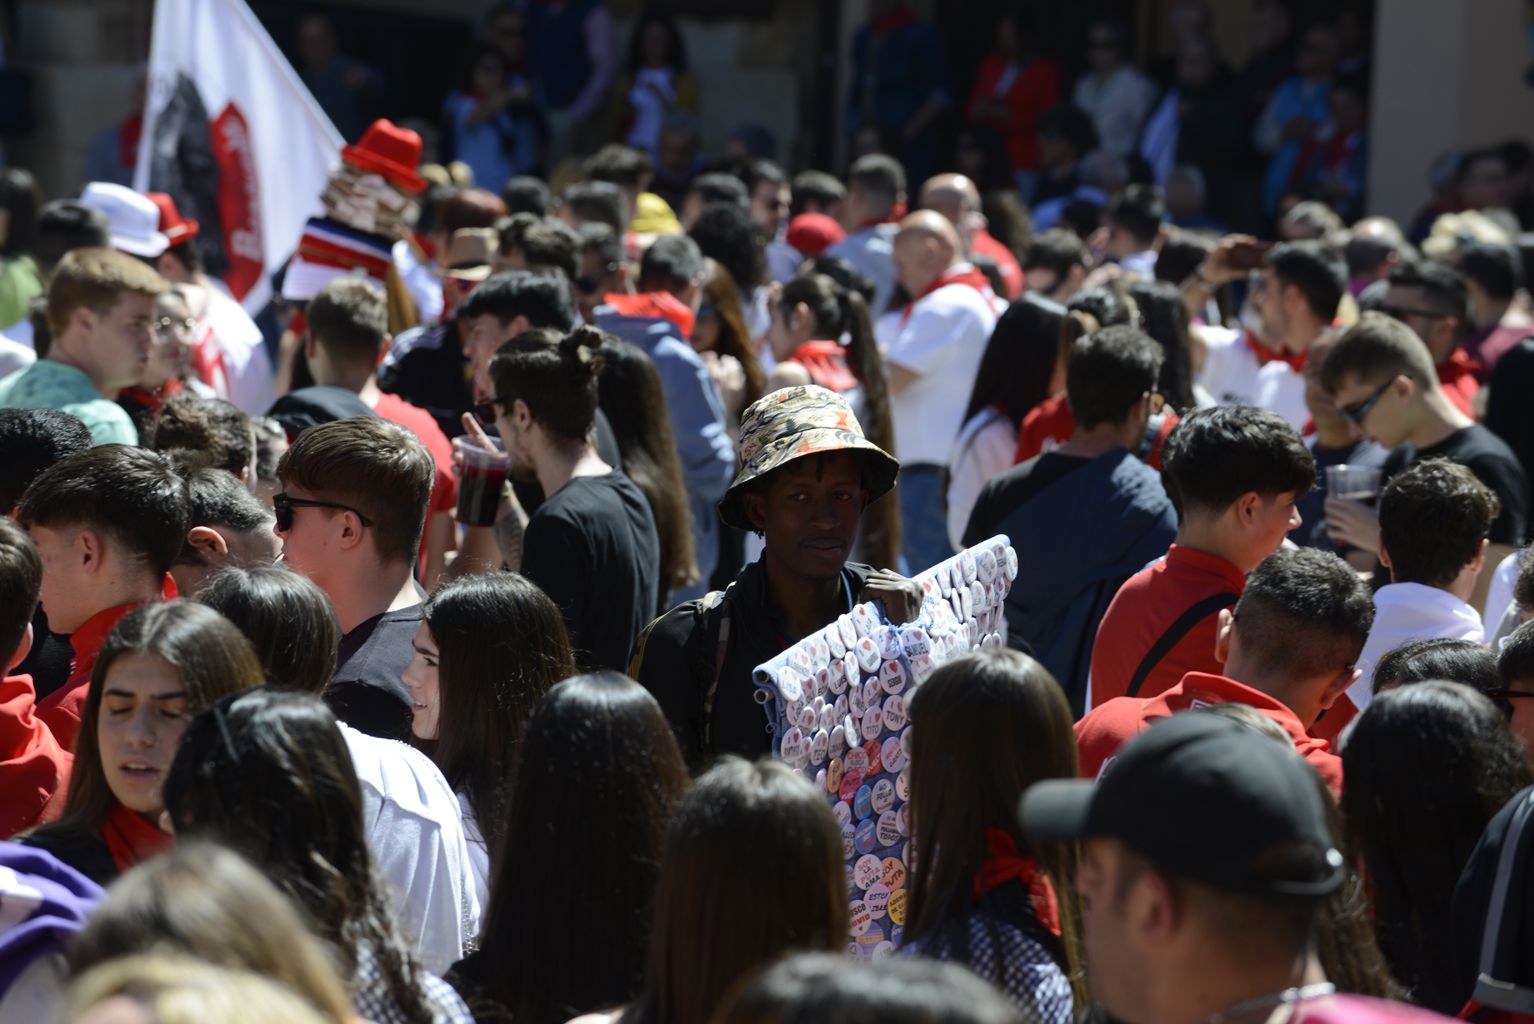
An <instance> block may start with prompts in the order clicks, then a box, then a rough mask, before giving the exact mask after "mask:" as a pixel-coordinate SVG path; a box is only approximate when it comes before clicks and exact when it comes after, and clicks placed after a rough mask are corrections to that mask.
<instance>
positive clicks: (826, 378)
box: [784, 341, 858, 392]
mask: <svg viewBox="0 0 1534 1024" xmlns="http://www.w3.org/2000/svg"><path fill="white" fill-rule="evenodd" d="M784 361H785V362H791V363H798V364H799V365H800V366H802V367H804V369H805V372H807V373H808V374H809V375H810V380H812V381H814V382H815V383H816V384H819V385H820V386H821V387H823V388H827V389H829V390H831V391H836V392H842V391H850V390H852V389H853V388H855V387H857V386H858V378H857V375H856V374H854V373H853V372H852V368H851V367H850V366H848V365H847V352H846V350H845V349H843V348H842V346H841V343H840V342H836V341H806V342H805V343H804V344H803V345H800V346H799V347H798V348H796V349H794V350H793V352H792V353H790V354H789V356H788V358H787V359H786V360H784Z"/></svg>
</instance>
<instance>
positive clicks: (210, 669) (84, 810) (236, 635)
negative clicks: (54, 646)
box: [39, 601, 262, 835]
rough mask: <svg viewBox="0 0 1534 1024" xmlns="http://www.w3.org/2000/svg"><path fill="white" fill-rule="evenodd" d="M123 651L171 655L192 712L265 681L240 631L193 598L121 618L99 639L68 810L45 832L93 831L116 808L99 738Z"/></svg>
mask: <svg viewBox="0 0 1534 1024" xmlns="http://www.w3.org/2000/svg"><path fill="white" fill-rule="evenodd" d="M125 654H151V655H154V656H155V657H158V658H163V659H165V661H167V662H169V663H170V665H171V667H172V668H174V669H175V670H176V672H177V674H178V675H180V677H181V685H182V687H183V689H185V691H186V703H187V709H188V711H190V712H192V713H194V714H195V713H196V712H198V711H201V710H202V709H203V708H206V707H208V706H209V705H210V704H212V703H213V702H214V701H216V700H218V699H219V698H220V697H222V696H224V695H225V694H229V693H234V692H236V691H239V690H245V689H248V688H250V687H252V686H260V685H261V683H262V676H261V664H260V662H258V661H257V660H256V655H255V653H254V652H253V651H252V650H251V649H250V644H249V642H248V641H246V639H245V638H244V637H243V636H241V635H240V631H239V630H238V629H236V628H235V627H234V626H232V625H231V624H230V623H229V622H228V621H226V620H225V619H224V617H223V616H222V615H219V614H218V613H217V612H215V611H213V610H212V609H211V608H204V607H203V606H202V605H200V604H197V603H195V602H193V601H166V602H164V603H160V604H149V605H145V606H144V607H142V608H140V609H138V610H136V611H134V612H131V613H130V614H129V615H128V616H127V617H126V618H124V619H123V620H122V621H121V622H119V623H118V624H117V628H116V629H114V630H112V633H111V635H110V636H108V637H107V639H106V643H104V644H102V646H101V653H100V654H98V655H97V656H96V665H95V667H94V668H93V669H92V670H91V685H90V689H89V690H87V691H86V695H85V706H84V708H83V710H82V711H81V712H80V731H79V733H78V734H77V735H78V737H79V738H78V739H77V740H76V741H75V764H74V770H73V771H72V772H71V773H70V776H69V794H68V796H67V797H66V798H65V803H64V815H63V817H61V818H60V819H59V820H58V821H57V822H55V823H53V824H52V825H45V826H43V828H42V829H40V830H39V831H41V832H43V833H44V834H47V833H53V832H57V833H67V834H74V835H94V834H95V833H97V832H98V831H99V830H100V829H101V826H102V825H104V824H105V823H106V820H107V818H108V817H109V816H110V815H111V813H112V811H113V810H115V809H116V807H117V797H115V796H113V795H112V789H111V787H110V786H109V785H107V779H106V771H105V769H103V767H102V764H101V744H100V742H98V740H97V738H96V728H97V722H99V721H100V719H101V694H102V691H103V690H104V689H105V688H106V678H107V673H108V672H110V671H111V669H112V664H113V662H115V661H116V660H117V659H118V658H119V657H121V656H123V655H125Z"/></svg>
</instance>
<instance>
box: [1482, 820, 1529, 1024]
mask: <svg viewBox="0 0 1534 1024" xmlns="http://www.w3.org/2000/svg"><path fill="white" fill-rule="evenodd" d="M1531 821H1534V793H1527V794H1526V795H1524V797H1523V798H1522V800H1521V801H1520V802H1519V805H1518V809H1517V810H1515V811H1514V812H1513V817H1512V820H1511V821H1510V822H1508V828H1507V837H1506V838H1505V839H1503V840H1502V853H1501V855H1500V856H1499V857H1498V858H1497V873H1496V876H1495V878H1494V880H1493V882H1492V888H1491V899H1490V901H1489V902H1488V903H1487V907H1486V928H1485V930H1484V931H1483V932H1482V935H1481V962H1480V968H1481V969H1480V973H1479V975H1478V977H1477V978H1476V982H1475V991H1474V992H1473V994H1472V995H1471V998H1472V999H1473V1000H1475V1001H1476V1002H1478V1003H1480V1004H1481V1005H1482V1006H1490V1007H1494V1008H1496V1009H1498V1010H1503V1011H1506V1012H1508V1013H1517V1014H1531V1013H1534V989H1530V988H1527V987H1525V986H1521V985H1518V984H1516V983H1514V982H1512V981H1509V980H1507V978H1505V977H1501V978H1499V977H1498V973H1499V972H1498V970H1497V966H1498V965H1497V961H1498V960H1499V959H1505V957H1499V954H1500V953H1502V952H1503V950H1502V949H1501V946H1502V944H1503V931H1504V928H1507V925H1508V918H1509V917H1513V916H1514V915H1515V914H1516V913H1517V912H1518V907H1519V904H1518V903H1517V902H1516V901H1515V902H1514V903H1513V904H1512V905H1509V902H1508V897H1509V896H1510V895H1511V893H1510V891H1509V890H1511V888H1512V886H1513V884H1514V881H1513V880H1514V879H1515V878H1517V877H1518V874H1519V872H1520V870H1521V868H1522V862H1524V861H1526V860H1527V857H1528V853H1527V849H1526V847H1527V846H1528V845H1529V844H1530V842H1531V841H1534V834H1531V832H1530V824H1531ZM1508 930H1510V931H1513V932H1514V933H1516V931H1517V928H1516V925H1515V926H1514V927H1512V928H1510V929H1508ZM1508 973H1511V972H1508Z"/></svg>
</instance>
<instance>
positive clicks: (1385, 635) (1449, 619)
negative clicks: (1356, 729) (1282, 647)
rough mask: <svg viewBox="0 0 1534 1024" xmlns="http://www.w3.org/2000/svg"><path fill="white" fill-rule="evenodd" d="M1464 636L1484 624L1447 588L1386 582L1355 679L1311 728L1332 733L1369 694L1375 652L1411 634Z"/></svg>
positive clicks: (1477, 639) (1472, 637) (1479, 633)
mask: <svg viewBox="0 0 1534 1024" xmlns="http://www.w3.org/2000/svg"><path fill="white" fill-rule="evenodd" d="M1437 638H1443V639H1448V640H1469V641H1471V642H1472V643H1477V644H1478V643H1482V642H1484V641H1485V639H1486V629H1485V626H1484V625H1483V624H1482V622H1481V613H1480V612H1478V611H1476V610H1475V609H1474V608H1472V607H1471V606H1470V605H1468V604H1466V603H1465V602H1463V601H1461V600H1460V599H1459V598H1457V597H1455V596H1454V595H1453V594H1451V593H1449V592H1448V591H1447V590H1439V589H1438V588H1437V587H1429V586H1426V585H1425V584H1422V583H1391V584H1388V585H1386V586H1383V587H1381V588H1380V589H1379V590H1377V591H1376V592H1375V594H1374V625H1373V626H1371V627H1370V628H1369V638H1368V639H1367V640H1365V641H1364V649H1363V651H1362V652H1360V653H1359V655H1358V660H1357V661H1355V662H1354V663H1353V665H1354V667H1355V668H1357V669H1358V671H1359V676H1358V681H1357V682H1355V683H1354V684H1353V685H1352V686H1350V687H1348V691H1347V693H1346V694H1345V695H1344V696H1343V697H1342V698H1341V699H1339V700H1338V701H1337V702H1336V703H1335V704H1333V705H1332V706H1331V708H1330V709H1329V710H1328V711H1327V712H1326V714H1325V715H1324V716H1322V718H1321V720H1320V721H1319V722H1317V723H1316V724H1315V727H1314V728H1313V729H1312V730H1311V733H1312V734H1313V735H1315V736H1320V737H1323V738H1325V739H1335V738H1336V737H1337V736H1338V735H1339V734H1340V733H1341V732H1342V730H1343V728H1344V727H1345V726H1346V725H1347V724H1348V722H1350V721H1352V720H1353V718H1354V717H1355V716H1356V715H1357V714H1358V712H1360V711H1362V710H1363V709H1364V708H1366V707H1368V706H1369V701H1370V700H1372V699H1373V697H1374V670H1375V668H1377V667H1378V666H1379V662H1380V658H1382V657H1384V655H1386V654H1387V653H1389V652H1390V651H1393V650H1395V649H1396V648H1397V647H1400V646H1401V645H1402V644H1404V643H1409V642H1410V641H1412V640H1432V639H1437Z"/></svg>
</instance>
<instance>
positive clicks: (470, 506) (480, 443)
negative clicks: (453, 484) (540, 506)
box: [455, 433, 511, 526]
mask: <svg viewBox="0 0 1534 1024" xmlns="http://www.w3.org/2000/svg"><path fill="white" fill-rule="evenodd" d="M455 447H457V449H458V452H459V456H460V461H459V469H460V472H461V475H460V477H459V480H458V522H459V524H460V525H462V526H494V525H495V517H496V513H497V512H498V511H499V510H500V507H501V496H502V494H503V493H504V492H505V490H506V475H507V473H508V471H509V470H510V468H511V461H510V460H509V459H508V458H507V457H506V452H505V451H504V450H503V449H502V447H501V442H500V441H499V440H497V439H495V438H492V437H488V436H486V435H485V434H483V433H481V434H479V435H478V436H477V437H474V436H472V435H471V437H468V438H464V439H463V440H462V442H461V443H459V444H457V445H456V446H455Z"/></svg>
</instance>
